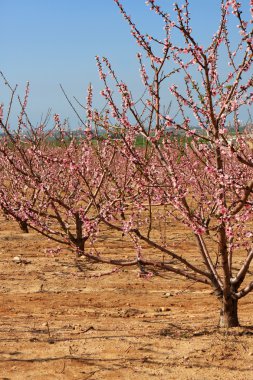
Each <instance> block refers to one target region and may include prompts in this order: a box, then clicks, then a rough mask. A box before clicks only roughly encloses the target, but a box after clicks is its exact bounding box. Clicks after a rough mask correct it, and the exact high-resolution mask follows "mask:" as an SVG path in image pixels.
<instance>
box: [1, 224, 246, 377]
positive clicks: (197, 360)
mask: <svg viewBox="0 0 253 380" xmlns="http://www.w3.org/2000/svg"><path fill="white" fill-rule="evenodd" d="M101 244H103V246H105V247H106V249H111V250H114V251H115V250H117V249H123V248H122V247H121V246H120V244H121V242H120V241H118V240H117V239H115V241H110V242H109V243H108V246H106V241H104V242H101ZM50 246H52V243H50V242H49V241H48V240H46V239H45V238H43V237H41V236H39V235H37V234H35V233H29V234H23V233H20V230H19V228H18V226H17V224H16V223H15V222H10V221H7V222H6V221H5V220H4V219H3V218H0V279H1V281H0V297H1V300H0V379H2V380H7V379H11V380H12V379H13V380H14V379H20V380H25V379H35V380H41V379H43V380H44V379H45V380H50V379H67V380H72V379H78V380H79V379H80V380H86V379H90V380H100V379H101V380H102V379H103V380H105V379H111V380H116V379H117V380H118V379H126V380H137V379H138V380H145V379H164V380H165V379H166V380H167V379H169V380H172V379H177V380H178V379H179V380H180V379H188V380H207V379H237V380H251V379H253V329H252V327H251V325H252V324H253V304H252V300H253V295H249V296H248V297H246V298H245V299H244V300H243V301H242V302H241V303H240V321H241V324H242V325H243V326H244V327H243V328H237V329H232V330H230V331H224V330H220V329H217V328H216V327H215V326H216V324H217V321H218V308H219V305H218V303H217V301H216V300H215V298H214V297H213V296H212V295H211V294H210V290H209V289H208V288H205V287H204V286H201V285H197V284H191V283H188V282H185V281H183V280H181V279H180V278H178V277H175V276H174V275H170V274H169V275H167V278H166V279H162V278H160V277H158V276H154V277H152V278H151V279H149V280H148V279H143V278H139V277H138V273H137V271H136V270H128V271H122V272H119V273H115V274H113V275H110V276H102V277H96V276H97V275H99V274H101V273H103V272H105V271H106V270H107V269H108V268H105V267H102V266H99V265H95V266H90V265H88V266H87V269H86V271H85V273H82V272H80V271H79V270H78V269H77V267H76V266H75V265H74V259H73V255H72V254H70V253H69V252H67V251H63V252H62V253H61V254H60V255H58V256H57V257H52V256H50V255H48V254H47V253H46V252H45V248H46V247H50ZM124 249H125V250H127V247H124ZM129 249H130V248H129ZM15 256H20V257H21V263H17V262H15V261H13V258H14V257H15Z"/></svg>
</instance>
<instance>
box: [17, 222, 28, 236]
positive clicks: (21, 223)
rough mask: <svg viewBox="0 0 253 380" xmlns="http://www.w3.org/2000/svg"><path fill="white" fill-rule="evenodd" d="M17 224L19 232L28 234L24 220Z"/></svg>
mask: <svg viewBox="0 0 253 380" xmlns="http://www.w3.org/2000/svg"><path fill="white" fill-rule="evenodd" d="M18 223H19V227H20V229H21V231H23V232H24V233H26V234H28V232H29V230H28V225H27V222H26V221H25V220H20V221H19V222H18Z"/></svg>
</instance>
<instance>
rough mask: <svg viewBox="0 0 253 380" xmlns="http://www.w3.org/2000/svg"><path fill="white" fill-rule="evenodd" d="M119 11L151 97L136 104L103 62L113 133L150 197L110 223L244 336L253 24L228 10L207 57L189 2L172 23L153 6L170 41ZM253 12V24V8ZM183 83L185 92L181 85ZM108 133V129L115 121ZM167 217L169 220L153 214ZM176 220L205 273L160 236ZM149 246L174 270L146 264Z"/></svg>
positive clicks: (142, 194) (141, 197)
mask: <svg viewBox="0 0 253 380" xmlns="http://www.w3.org/2000/svg"><path fill="white" fill-rule="evenodd" d="M114 1H115V3H116V5H117V6H118V8H119V10H120V12H121V14H122V15H123V17H124V19H125V20H126V21H127V23H128V24H129V26H130V29H131V34H132V36H133V37H134V39H135V40H136V42H137V44H138V45H139V47H140V48H141V49H142V51H143V53H142V54H141V53H138V55H137V59H138V61H139V64H140V73H141V77H142V81H143V85H144V89H145V93H144V95H143V97H142V98H141V99H139V100H138V101H135V100H134V98H133V95H132V92H131V91H130V89H129V88H128V86H127V84H126V83H124V82H123V81H121V80H120V79H119V78H118V76H117V75H116V74H115V71H114V70H113V68H112V66H111V63H110V62H109V61H108V59H107V58H102V59H100V58H99V57H97V64H98V70H99V73H100V77H101V79H102V81H103V82H104V89H103V91H102V96H103V97H104V98H105V99H106V101H107V102H108V105H109V109H110V123H111V126H112V127H114V126H115V125H117V126H118V129H119V130H120V136H121V141H122V148H121V152H122V154H124V155H125V156H126V157H128V159H129V162H131V163H132V164H133V165H134V166H135V168H136V171H138V173H139V176H138V186H139V187H140V188H141V189H142V190H141V191H139V192H138V196H137V194H136V193H135V194H133V196H132V199H131V202H132V204H135V207H134V212H133V213H129V212H128V213H125V214H124V212H123V214H124V215H123V216H124V217H123V218H122V219H121V223H120V222H119V219H117V222H115V223H113V221H112V220H110V221H109V220H108V221H107V220H106V219H105V222H106V223H107V224H108V225H109V226H110V227H111V228H116V229H119V230H122V231H124V233H128V234H131V235H133V236H135V239H136V246H137V256H138V263H139V265H140V266H141V267H142V268H145V267H147V268H156V269H158V268H160V269H161V270H168V271H171V272H174V273H177V274H178V275H181V276H183V277H185V278H188V279H192V280H194V281H197V282H201V283H203V284H206V285H210V286H211V287H212V288H213V289H214V290H215V292H214V293H215V294H216V295H217V297H218V299H219V300H220V301H221V315H220V326H226V327H232V326H237V325H238V324H239V321H238V314H237V304H238V300H239V299H241V298H242V297H243V296H245V295H246V294H248V293H249V292H250V291H251V290H252V289H253V281H252V279H250V275H249V268H250V265H251V262H252V259H253V246H252V232H251V229H252V225H251V219H252V215H253V203H252V201H253V198H252V193H253V180H252V178H253V177H252V174H253V172H252V168H253V159H252V149H251V146H252V145H251V138H252V136H251V134H250V131H248V130H246V129H245V130H244V131H242V128H241V125H240V121H239V116H240V110H241V109H242V108H243V107H246V106H247V107H251V106H252V102H253V93H252V86H253V77H252V74H251V71H250V69H251V68H252V61H253V30H252V21H247V20H246V19H245V18H244V15H243V13H242V9H241V4H240V3H239V2H238V1H236V0H222V1H221V2H220V10H221V13H220V15H221V18H220V23H219V25H218V27H217V31H216V32H215V34H214V35H213V36H212V38H211V41H210V44H209V45H208V46H206V47H203V46H201V45H200V43H198V38H197V37H198V36H195V35H194V31H193V30H192V28H191V25H190V1H188V0H185V1H183V2H182V3H180V4H178V3H176V4H174V10H173V12H174V15H175V17H174V18H173V16H171V15H170V14H169V13H167V12H166V11H164V10H162V8H161V7H160V6H159V5H158V4H157V2H156V1H155V0H148V1H147V2H146V4H147V5H148V6H150V9H151V11H154V12H155V13H157V14H158V15H159V16H160V18H161V20H162V21H163V24H164V28H163V29H164V38H163V39H158V38H156V37H154V36H150V35H144V34H142V33H141V32H140V30H139V29H138V28H137V26H136V25H135V23H134V21H133V20H132V18H131V17H130V16H128V14H127V13H126V11H125V9H124V7H123V5H122V4H120V2H119V1H118V0H114ZM248 11H249V14H248V15H247V17H248V18H249V20H251V19H252V16H253V2H252V0H251V1H250V4H249V7H248ZM230 16H231V17H230ZM231 19H232V20H236V21H237V24H238V25H237V29H238V36H237V40H236V39H235V41H236V42H235V41H234V40H233V41H231V39H230V33H231V28H232V27H233V24H230V20H231ZM234 45H235V46H234ZM159 48H160V53H159ZM224 62H226V65H225V67H224ZM179 80H180V81H181V82H180V86H179V85H176V84H175V83H176V82H177V81H179ZM111 83H112V84H111ZM113 86H114V88H116V89H117V92H118V95H116V93H115V90H114V91H113V90H112V89H111V87H113ZM119 98H120V99H121V102H119V100H118V99H119ZM167 99H168V101H167ZM171 100H172V101H173V105H174V108H176V111H174V109H173V107H170V110H171V111H170V113H168V111H166V107H165V106H166V101H167V103H169V102H170V101H171ZM173 111H174V114H172V112H173ZM196 124H197V126H196V127H193V125H196ZM103 125H104V127H105V128H107V129H108V118H107V120H106V121H105V122H104V123H103V120H102V121H101V126H103ZM231 125H232V128H231ZM140 136H142V137H143V139H144V141H145V142H146V143H145V147H144V148H143V149H140V148H139V147H138V146H136V141H137V140H138V139H139V137H140ZM124 207H125V208H126V209H127V208H128V205H127V203H126V202H124V201H122V205H121V214H122V210H123V211H124ZM159 207H160V208H161V207H163V209H164V211H163V212H162V213H160V212H157V211H155V210H159ZM136 210H139V212H137V211H136ZM171 218H172V219H173V218H174V219H175V220H177V221H178V222H180V223H181V224H183V225H184V226H185V228H186V231H191V234H192V235H193V236H194V239H195V241H196V247H195V249H196V252H198V253H199V256H200V257H201V263H199V264H198V265H196V264H195V263H194V262H193V261H192V259H191V256H190V255H189V253H188V252H187V250H184V252H183V253H180V254H178V253H177V252H176V251H175V250H174V249H173V245H172V244H170V243H169V242H168V241H167V242H166V241H164V240H163V239H158V238H157V236H156V237H155V235H154V234H152V229H153V228H154V227H153V226H154V223H156V224H157V221H158V220H160V221H161V220H163V221H164V222H165V223H166V220H169V219H170V220H171ZM168 228H169V225H168ZM168 233H169V232H168ZM143 244H147V245H149V246H150V247H153V248H154V249H156V250H158V251H160V252H162V253H163V254H164V255H166V256H167V257H169V258H171V262H168V261H167V262H166V261H165V260H164V257H162V258H160V257H159V256H157V257H158V259H150V258H148V257H146V256H144V254H143V253H142V251H141V249H142V245H143ZM244 280H246V284H245V285H243V283H244Z"/></svg>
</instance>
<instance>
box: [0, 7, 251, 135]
mask: <svg viewBox="0 0 253 380" xmlns="http://www.w3.org/2000/svg"><path fill="white" fill-rule="evenodd" d="M173 2H174V0H173V1H172V0H160V4H161V5H163V6H164V7H166V6H167V8H168V5H170V7H171V4H172V3H173ZM242 2H243V5H244V6H245V8H246V6H247V4H248V0H242ZM122 3H123V4H124V5H125V8H126V10H127V12H128V13H130V14H131V15H132V17H133V19H134V20H135V21H136V23H137V25H139V27H140V29H141V30H142V31H143V32H145V33H146V32H148V33H158V34H159V31H161V26H162V25H163V24H162V23H161V20H160V18H159V17H157V16H156V15H154V14H153V13H152V12H150V11H149V9H148V7H147V6H146V5H145V0H122ZM190 3H191V5H192V6H191V10H192V25H193V30H194V34H195V35H197V36H199V38H201V39H202V42H203V44H206V43H207V41H209V39H208V38H207V37H206V36H209V38H210V36H211V35H212V34H213V32H214V31H215V29H216V25H217V23H218V21H219V0H192V1H190ZM0 9H1V57H0V70H2V71H3V72H4V74H5V75H6V77H7V78H8V79H9V80H10V82H11V83H12V84H18V85H19V90H18V93H19V94H21V95H22V94H23V91H24V86H25V83H26V81H28V80H29V81H30V85H31V95H30V105H29V110H30V114H31V117H32V121H33V122H36V120H38V121H39V118H40V116H41V114H42V113H44V114H45V113H46V111H47V109H48V108H50V107H51V108H52V111H53V113H59V114H61V115H62V117H63V118H65V117H68V116H69V117H70V121H71V126H72V127H73V128H75V124H76V125H77V120H76V118H75V117H74V114H73V111H72V110H71V109H70V107H69V105H68V104H67V102H66V100H65V98H64V96H63V94H62V92H61V90H60V88H59V83H61V84H62V85H63V87H64V88H65V90H66V91H67V93H68V94H69V95H70V97H72V96H76V97H77V98H78V99H79V100H80V101H81V102H85V97H86V88H87V86H88V83H89V82H92V84H93V86H94V91H95V92H97V93H98V92H99V90H100V88H101V83H100V81H99V78H98V74H97V68H96V63H95V59H94V57H95V55H106V56H107V57H108V58H109V59H110V60H111V62H112V64H113V66H114V67H115V69H116V71H117V72H118V73H119V74H120V76H121V78H122V79H124V80H126V81H127V82H128V83H129V84H130V88H131V87H134V86H135V85H136V83H137V82H136V78H137V77H138V75H139V69H138V66H137V63H136V60H135V55H136V52H138V50H139V49H138V47H137V46H136V44H135V42H134V41H133V39H132V38H131V35H130V33H129V28H128V25H127V24H126V22H125V21H124V20H123V19H122V16H121V15H120V13H119V10H118V8H117V6H116V5H115V4H114V1H113V0H0ZM5 93H6V91H5V89H4V86H3V84H2V83H1V84H0V102H2V101H4V102H6V96H5ZM96 102H97V106H98V107H101V106H102V102H101V100H100V99H99V96H96ZM12 120H15V118H14V119H13V118H12Z"/></svg>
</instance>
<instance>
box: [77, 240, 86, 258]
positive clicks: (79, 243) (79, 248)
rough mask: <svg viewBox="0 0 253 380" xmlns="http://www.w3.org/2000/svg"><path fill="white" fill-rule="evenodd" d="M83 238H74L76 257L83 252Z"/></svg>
mask: <svg viewBox="0 0 253 380" xmlns="http://www.w3.org/2000/svg"><path fill="white" fill-rule="evenodd" d="M85 241H86V239H85V238H80V239H76V248H77V257H80V256H82V255H83V254H84V246H85Z"/></svg>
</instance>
